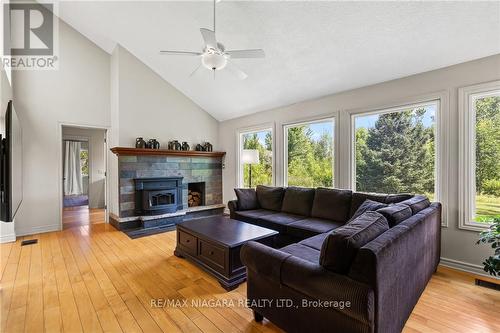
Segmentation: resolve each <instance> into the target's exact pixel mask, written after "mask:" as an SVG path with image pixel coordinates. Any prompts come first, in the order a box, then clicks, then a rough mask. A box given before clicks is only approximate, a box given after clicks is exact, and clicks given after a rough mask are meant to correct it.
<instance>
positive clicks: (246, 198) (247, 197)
mask: <svg viewBox="0 0 500 333" xmlns="http://www.w3.org/2000/svg"><path fill="white" fill-rule="evenodd" d="M234 193H236V197H237V198H238V210H250V209H258V208H259V201H258V200H257V192H255V190H254V189H253V188H235V189H234Z"/></svg>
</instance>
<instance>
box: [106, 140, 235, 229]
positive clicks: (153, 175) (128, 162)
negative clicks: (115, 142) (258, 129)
mask: <svg viewBox="0 0 500 333" xmlns="http://www.w3.org/2000/svg"><path fill="white" fill-rule="evenodd" d="M111 150H112V151H113V152H114V153H115V154H116V155H118V171H119V176H120V179H119V189H118V190H119V212H118V214H110V222H111V223H112V224H113V225H114V226H115V227H116V228H118V229H119V230H130V229H133V228H148V227H151V226H161V225H175V224H176V223H180V222H182V221H183V220H186V219H191V218H197V217H203V216H210V215H217V214H222V213H223V211H224V207H225V206H224V204H223V203H222V165H223V158H224V153H220V152H196V151H168V150H161V149H160V150H151V149H142V150H141V149H135V148H122V147H116V148H113V149H111ZM174 183H175V184H174ZM190 190H191V191H194V192H197V194H196V196H197V199H198V198H199V201H198V202H197V205H195V204H191V205H190V204H189V191H190Z"/></svg>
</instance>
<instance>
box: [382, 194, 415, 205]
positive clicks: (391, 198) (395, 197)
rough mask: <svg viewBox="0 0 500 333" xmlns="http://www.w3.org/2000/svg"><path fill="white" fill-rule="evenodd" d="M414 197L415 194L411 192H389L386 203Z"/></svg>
mask: <svg viewBox="0 0 500 333" xmlns="http://www.w3.org/2000/svg"><path fill="white" fill-rule="evenodd" d="M413 197H414V195H413V194H409V193H398V194H388V195H387V197H386V198H385V203H386V204H391V203H398V202H401V201H403V200H408V199H411V198H413Z"/></svg>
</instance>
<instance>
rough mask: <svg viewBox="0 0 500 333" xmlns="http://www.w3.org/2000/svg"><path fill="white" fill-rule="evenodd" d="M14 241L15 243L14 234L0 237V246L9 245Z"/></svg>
mask: <svg viewBox="0 0 500 333" xmlns="http://www.w3.org/2000/svg"><path fill="white" fill-rule="evenodd" d="M15 241H16V234H15V233H11V234H8V235H2V236H0V244H3V243H11V242H15Z"/></svg>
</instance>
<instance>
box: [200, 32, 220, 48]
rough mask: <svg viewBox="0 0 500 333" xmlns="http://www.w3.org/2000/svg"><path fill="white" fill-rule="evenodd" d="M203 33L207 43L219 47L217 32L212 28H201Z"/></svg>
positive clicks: (212, 46)
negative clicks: (216, 37)
mask: <svg viewBox="0 0 500 333" xmlns="http://www.w3.org/2000/svg"><path fill="white" fill-rule="evenodd" d="M200 32H201V35H202V36H203V40H204V41H205V45H206V46H208V47H211V48H214V49H217V40H216V39H215V32H213V31H212V30H210V29H205V28H200Z"/></svg>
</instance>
